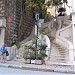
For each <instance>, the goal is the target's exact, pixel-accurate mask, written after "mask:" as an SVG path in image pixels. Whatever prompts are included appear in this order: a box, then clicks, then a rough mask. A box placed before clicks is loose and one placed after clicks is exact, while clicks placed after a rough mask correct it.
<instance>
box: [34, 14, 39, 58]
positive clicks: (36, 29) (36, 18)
mask: <svg viewBox="0 0 75 75" xmlns="http://www.w3.org/2000/svg"><path fill="white" fill-rule="evenodd" d="M35 20H36V24H35V36H36V50H35V59H37V43H38V20H39V13H35Z"/></svg>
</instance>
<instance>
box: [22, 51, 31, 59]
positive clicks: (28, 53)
mask: <svg viewBox="0 0 75 75" xmlns="http://www.w3.org/2000/svg"><path fill="white" fill-rule="evenodd" d="M23 58H24V59H25V60H27V59H30V52H28V51H27V52H24V54H23Z"/></svg>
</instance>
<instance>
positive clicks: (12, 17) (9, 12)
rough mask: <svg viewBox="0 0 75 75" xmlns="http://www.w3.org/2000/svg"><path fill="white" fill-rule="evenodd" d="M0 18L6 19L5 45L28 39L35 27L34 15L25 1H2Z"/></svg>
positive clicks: (0, 0)
mask: <svg viewBox="0 0 75 75" xmlns="http://www.w3.org/2000/svg"><path fill="white" fill-rule="evenodd" d="M0 17H5V18H6V27H5V38H4V43H5V44H6V45H10V44H11V43H12V42H20V41H22V40H24V39H25V38H27V37H28V36H29V35H30V34H31V31H32V28H33V26H34V19H33V15H32V13H31V11H30V10H28V9H26V7H25V5H24V0H0Z"/></svg>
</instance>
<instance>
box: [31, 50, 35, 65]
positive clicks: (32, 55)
mask: <svg viewBox="0 0 75 75" xmlns="http://www.w3.org/2000/svg"><path fill="white" fill-rule="evenodd" d="M35 59H36V56H35V52H34V51H32V52H31V53H30V60H31V64H35Z"/></svg>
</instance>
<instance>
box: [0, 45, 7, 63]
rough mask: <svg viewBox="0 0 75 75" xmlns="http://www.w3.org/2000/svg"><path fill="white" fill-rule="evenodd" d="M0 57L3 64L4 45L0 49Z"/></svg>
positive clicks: (4, 58)
mask: <svg viewBox="0 0 75 75" xmlns="http://www.w3.org/2000/svg"><path fill="white" fill-rule="evenodd" d="M0 56H1V63H5V60H6V49H5V46H4V44H3V45H2V47H0Z"/></svg>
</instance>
